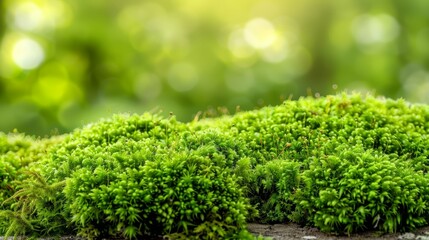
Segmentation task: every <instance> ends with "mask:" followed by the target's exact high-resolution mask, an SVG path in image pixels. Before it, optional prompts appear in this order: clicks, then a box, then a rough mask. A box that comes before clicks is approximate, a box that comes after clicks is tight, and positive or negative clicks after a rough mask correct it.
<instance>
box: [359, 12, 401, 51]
mask: <svg viewBox="0 0 429 240" xmlns="http://www.w3.org/2000/svg"><path fill="white" fill-rule="evenodd" d="M352 30H353V34H354V37H355V40H356V41H357V42H358V43H359V44H363V45H370V44H376V43H385V42H389V41H392V40H394V39H395V38H396V37H397V36H398V35H399V30H400V29H399V24H398V22H397V21H396V19H395V18H393V17H392V16H390V15H387V14H379V15H367V14H365V15H361V16H359V17H357V18H356V19H355V20H354V22H353V28H352Z"/></svg>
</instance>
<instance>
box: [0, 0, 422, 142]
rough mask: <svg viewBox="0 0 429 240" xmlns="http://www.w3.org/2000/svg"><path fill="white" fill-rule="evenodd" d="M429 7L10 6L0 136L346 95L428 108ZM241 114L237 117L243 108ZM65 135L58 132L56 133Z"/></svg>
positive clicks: (2, 34)
mask: <svg viewBox="0 0 429 240" xmlns="http://www.w3.org/2000/svg"><path fill="white" fill-rule="evenodd" d="M427 7H429V2H427V1H425V0H413V1H387V0H380V1H371V0H359V1H358V0H354V1H336V0H327V1H314V0H303V1H299V2H296V1H295V2H285V1H281V0H266V1H260V0H237V1H233V2H232V1H228V0H219V1H215V2H199V1H193V0H181V1H167V0H160V1H156V2H153V1H140V0H124V1H116V2H113V3H109V4H106V3H105V2H103V1H97V0H85V1H84V0H73V1H72V0H4V1H2V2H1V3H0V13H1V15H0V16H1V17H0V39H1V45H0V93H1V96H0V116H1V119H0V131H6V132H7V131H11V130H12V129H14V128H17V129H19V130H20V131H25V132H28V133H34V134H41V135H43V134H52V133H55V132H57V131H58V132H67V131H70V130H71V129H73V128H75V127H78V126H80V125H82V124H84V123H87V122H90V121H93V120H96V119H98V118H100V117H104V116H109V115H111V114H113V113H116V112H137V113H142V112H144V111H158V110H157V109H161V110H164V112H167V113H168V112H171V111H172V112H173V113H174V114H176V115H177V117H178V119H180V120H183V121H188V120H190V119H192V118H193V117H194V116H195V114H197V113H198V112H200V111H202V112H204V111H208V110H209V109H210V108H212V110H210V111H208V113H213V112H216V111H215V110H216V109H218V107H226V108H221V112H226V111H229V112H231V113H233V112H234V111H235V110H236V109H238V108H239V109H241V110H246V109H252V108H255V107H260V106H264V105H268V104H278V103H280V102H281V101H282V100H284V99H287V98H289V97H294V98H297V97H299V96H302V95H307V94H312V95H315V96H318V95H325V94H330V93H335V92H337V91H342V90H344V89H348V90H357V91H368V92H376V93H377V94H382V95H386V96H388V97H404V98H406V99H407V100H410V101H414V102H429V95H428V94H427V92H428V91H429V70H428V66H429V60H428V56H429V45H427V42H428V40H429V26H428V24H427V23H428V20H429V19H428V18H429V16H428V15H427V14H426V12H425V9H427ZM238 106H240V107H238ZM55 129H57V130H55Z"/></svg>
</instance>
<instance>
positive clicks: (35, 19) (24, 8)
mask: <svg viewBox="0 0 429 240" xmlns="http://www.w3.org/2000/svg"><path fill="white" fill-rule="evenodd" d="M10 14H11V15H12V18H13V24H14V25H15V27H17V28H19V29H22V30H34V29H37V28H39V27H40V26H41V25H42V23H43V11H42V9H41V8H40V7H39V6H37V5H36V4H34V3H33V2H23V3H20V4H18V5H16V6H15V8H12V9H11V13H10Z"/></svg>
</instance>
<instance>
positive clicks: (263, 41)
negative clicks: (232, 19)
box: [244, 18, 277, 49]
mask: <svg viewBox="0 0 429 240" xmlns="http://www.w3.org/2000/svg"><path fill="white" fill-rule="evenodd" d="M244 38H245V39H246V41H247V42H248V43H249V44H250V45H251V46H252V47H254V48H256V49H262V48H266V47H269V46H270V45H271V44H272V43H273V42H274V41H275V40H276V38H277V33H276V30H275V29H274V26H273V24H272V23H271V22H270V21H268V20H266V19H264V18H255V19H252V20H250V21H249V22H247V24H246V26H245V27H244Z"/></svg>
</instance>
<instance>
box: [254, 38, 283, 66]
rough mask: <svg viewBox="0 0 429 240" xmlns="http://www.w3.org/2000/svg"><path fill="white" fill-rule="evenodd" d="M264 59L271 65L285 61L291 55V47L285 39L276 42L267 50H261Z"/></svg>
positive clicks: (277, 39)
mask: <svg viewBox="0 0 429 240" xmlns="http://www.w3.org/2000/svg"><path fill="white" fill-rule="evenodd" d="M260 51H261V55H262V58H263V59H264V60H265V61H267V62H271V63H278V62H281V61H283V60H285V59H286V58H287V57H288V56H289V54H290V45H289V43H288V42H287V41H286V39H285V38H283V37H277V38H276V40H275V41H274V42H273V43H272V44H271V45H270V46H268V47H267V48H264V49H261V50H260Z"/></svg>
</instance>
